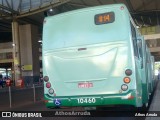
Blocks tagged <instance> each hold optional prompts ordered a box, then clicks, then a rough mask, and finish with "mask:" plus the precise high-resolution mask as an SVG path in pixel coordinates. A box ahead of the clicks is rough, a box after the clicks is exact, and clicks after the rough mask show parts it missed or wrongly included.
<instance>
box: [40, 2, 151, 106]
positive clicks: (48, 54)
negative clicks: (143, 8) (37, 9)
mask: <svg viewBox="0 0 160 120" xmlns="http://www.w3.org/2000/svg"><path fill="white" fill-rule="evenodd" d="M151 59H152V58H151V55H150V52H149V49H148V48H147V45H146V43H145V41H144V38H143V36H142V35H141V34H140V33H139V32H138V29H137V28H136V25H135V23H134V21H133V19H132V18H131V15H130V13H129V12H128V10H127V7H126V6H125V5H124V4H114V5H103V6H96V7H89V8H84V9H79V10H74V11H70V12H66V13H61V14H58V15H54V16H50V17H46V18H45V19H44V25H43V45H42V60H43V76H44V78H43V79H44V99H45V104H46V107H48V108H56V107H67V106H68V107H72V106H84V107H101V106H108V105H131V106H135V107H142V106H143V105H146V106H147V105H148V101H149V97H150V94H151V93H152V91H153V88H154V86H153V85H154V84H152V82H153V79H152V72H153V71H152V70H151V66H152V64H153V62H152V61H153V60H151Z"/></svg>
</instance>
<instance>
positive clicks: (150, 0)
mask: <svg viewBox="0 0 160 120" xmlns="http://www.w3.org/2000/svg"><path fill="white" fill-rule="evenodd" d="M126 1H127V0H126ZM152 2H154V0H149V1H148V2H146V3H144V0H143V3H142V5H140V6H139V7H138V8H137V9H136V11H138V10H140V9H141V8H144V9H145V8H146V5H148V4H150V3H152Z"/></svg>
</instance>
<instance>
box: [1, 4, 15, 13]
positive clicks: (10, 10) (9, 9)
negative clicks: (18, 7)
mask: <svg viewBox="0 0 160 120" xmlns="http://www.w3.org/2000/svg"><path fill="white" fill-rule="evenodd" d="M0 8H2V9H5V10H7V11H9V12H11V13H14V14H18V12H17V11H15V10H13V9H11V8H8V7H6V6H4V5H1V4H0Z"/></svg>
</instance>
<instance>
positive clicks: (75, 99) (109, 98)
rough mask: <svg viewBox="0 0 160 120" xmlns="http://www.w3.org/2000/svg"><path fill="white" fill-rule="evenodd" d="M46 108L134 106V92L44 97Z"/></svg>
mask: <svg viewBox="0 0 160 120" xmlns="http://www.w3.org/2000/svg"><path fill="white" fill-rule="evenodd" d="M44 98H45V104H46V107H53V108H54V107H74V106H107V105H133V106H137V105H136V99H137V98H136V92H135V90H130V91H128V92H127V93H125V94H112V95H108V94H103V95H85V96H65V97H59V96H57V97H56V96H55V97H51V96H49V95H47V94H45V95H44Z"/></svg>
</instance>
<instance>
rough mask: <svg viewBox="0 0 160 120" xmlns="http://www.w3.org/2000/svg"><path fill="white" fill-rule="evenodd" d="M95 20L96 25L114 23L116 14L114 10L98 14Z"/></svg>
mask: <svg viewBox="0 0 160 120" xmlns="http://www.w3.org/2000/svg"><path fill="white" fill-rule="evenodd" d="M94 20H95V24H96V25H101V24H107V23H112V22H114V20H115V15H114V12H107V13H102V14H97V15H95V17H94Z"/></svg>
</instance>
